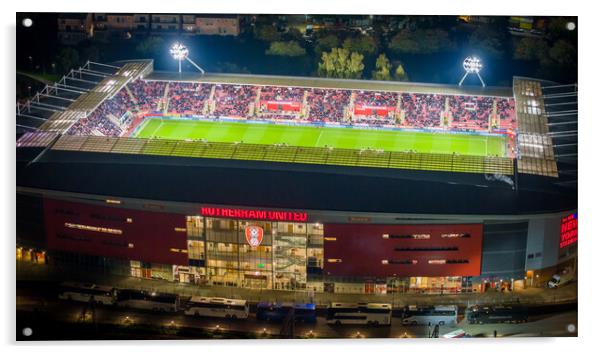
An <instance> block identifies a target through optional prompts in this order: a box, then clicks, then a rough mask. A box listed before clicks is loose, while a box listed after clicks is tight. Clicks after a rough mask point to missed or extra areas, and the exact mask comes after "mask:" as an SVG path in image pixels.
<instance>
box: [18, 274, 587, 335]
mask: <svg viewBox="0 0 602 354" xmlns="http://www.w3.org/2000/svg"><path fill="white" fill-rule="evenodd" d="M27 285H29V286H21V287H18V288H17V324H18V326H17V330H18V333H17V334H18V335H17V339H19V340H30V339H52V338H56V337H57V336H58V337H60V338H61V339H131V338H140V339H148V338H157V339H159V338H167V339H179V338H187V339H190V338H279V337H280V330H281V324H279V323H268V322H262V321H257V320H256V319H255V316H254V314H253V313H251V314H250V316H249V318H248V319H246V320H226V319H213V318H198V317H192V316H186V315H183V314H182V313H154V312H146V311H136V310H131V309H122V308H117V307H112V306H96V307H95V308H94V311H92V309H91V308H89V307H88V306H87V304H84V303H78V302H70V301H62V300H58V297H57V295H56V290H55V289H52V288H44V287H36V286H33V285H34V284H31V283H30V284H27ZM84 313H85V315H84V316H82V314H84ZM92 314H94V318H93V315H92ZM460 319H461V321H460V323H459V324H458V325H457V326H443V327H441V328H440V334H441V335H442V334H445V333H448V332H451V331H453V330H455V329H458V328H462V329H463V330H464V331H466V333H468V334H469V335H471V336H473V337H493V333H494V331H497V336H498V337H508V336H576V335H577V332H576V330H575V331H574V332H570V331H569V330H568V328H569V325H571V324H572V325H575V326H576V325H577V311H576V310H575V309H572V310H568V311H562V312H552V313H549V314H545V313H544V314H540V315H537V316H532V317H530V320H529V322H527V323H523V324H486V325H469V324H467V323H466V322H465V321H464V319H463V318H462V317H461V318H460ZM65 324H71V325H73V328H78V329H81V330H82V331H83V332H84V333H75V332H74V333H62V332H60V333H58V334H57V333H52V334H51V335H48V336H44V335H42V334H40V333H38V332H39V331H55V330H57V328H71V327H69V326H68V325H65ZM99 325H100V330H99V327H98V326H99ZM25 327H29V328H31V329H32V330H33V332H34V334H35V335H36V336H35V337H34V336H31V337H29V338H28V337H24V336H23V335H22V334H21V332H20V331H21V330H22V329H23V328H25ZM92 329H94V330H92ZM128 330H130V332H128ZM195 331H196V332H195ZM199 331H201V332H199ZM92 332H95V333H92ZM112 332H119V333H121V335H122V337H115V336H111V335H109V334H106V333H112ZM103 333H104V334H103ZM128 333H130V334H131V336H128ZM428 333H429V328H428V327H427V326H401V319H400V318H399V317H394V318H393V321H392V325H391V326H380V327H369V326H355V325H348V326H345V325H343V326H332V325H328V324H326V319H325V318H324V317H323V313H320V316H319V317H318V321H317V323H315V324H303V323H300V324H296V325H295V329H294V336H295V337H297V338H404V337H409V338H424V337H428ZM105 334H106V335H105ZM123 336H125V337H123ZM224 336H225V337H224ZM49 337H50V338H49Z"/></svg>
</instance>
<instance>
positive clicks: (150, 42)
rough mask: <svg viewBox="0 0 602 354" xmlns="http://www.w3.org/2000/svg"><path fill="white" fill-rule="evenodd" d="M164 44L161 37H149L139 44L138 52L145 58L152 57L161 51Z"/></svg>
mask: <svg viewBox="0 0 602 354" xmlns="http://www.w3.org/2000/svg"><path fill="white" fill-rule="evenodd" d="M163 43H164V41H163V38H161V37H147V38H145V39H143V40H142V41H141V42H140V43H138V45H137V46H136V51H137V52H138V53H140V54H142V55H143V56H148V55H152V54H154V53H157V52H159V51H161V48H162V47H163Z"/></svg>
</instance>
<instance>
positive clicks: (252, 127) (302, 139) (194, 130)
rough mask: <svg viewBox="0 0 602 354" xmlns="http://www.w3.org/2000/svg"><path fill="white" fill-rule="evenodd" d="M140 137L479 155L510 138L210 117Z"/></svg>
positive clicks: (165, 123) (149, 125) (147, 125)
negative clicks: (219, 119)
mask: <svg viewBox="0 0 602 354" xmlns="http://www.w3.org/2000/svg"><path fill="white" fill-rule="evenodd" d="M134 135H135V136H136V137H140V138H152V137H155V138H162V139H174V140H184V139H195V140H196V139H206V140H207V141H214V142H224V143H233V142H243V143H249V144H266V145H272V144H281V143H285V144H288V145H290V146H304V147H324V146H326V145H328V146H331V147H333V148H343V149H364V148H373V149H383V150H385V151H408V150H414V151H416V152H422V153H439V154H451V153H457V154H462V155H476V156H500V157H504V156H506V152H505V151H506V139H505V137H501V136H481V135H468V134H443V133H422V132H404V131H390V130H368V129H366V130H361V129H349V128H326V127H324V128H317V127H307V126H287V125H276V124H252V123H230V122H204V121H188V120H180V121H177V120H162V119H159V118H152V119H147V120H146V121H145V122H144V123H143V125H142V126H141V127H140V129H138V130H137V132H136V133H135V134H134Z"/></svg>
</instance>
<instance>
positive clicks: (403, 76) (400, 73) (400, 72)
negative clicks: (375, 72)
mask: <svg viewBox="0 0 602 354" xmlns="http://www.w3.org/2000/svg"><path fill="white" fill-rule="evenodd" d="M395 80H397V81H408V80H409V79H408V74H407V73H406V71H405V69H404V68H403V65H401V63H399V65H397V68H395Z"/></svg>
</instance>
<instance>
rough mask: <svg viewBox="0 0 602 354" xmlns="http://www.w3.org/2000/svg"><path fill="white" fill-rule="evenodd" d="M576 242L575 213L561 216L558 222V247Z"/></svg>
mask: <svg viewBox="0 0 602 354" xmlns="http://www.w3.org/2000/svg"><path fill="white" fill-rule="evenodd" d="M575 242H577V213H574V214H571V215H569V216H567V217H564V218H562V223H561V224H560V248H565V247H568V246H570V245H572V244H573V243H575Z"/></svg>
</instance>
